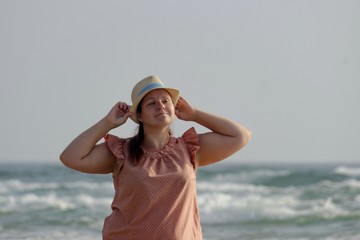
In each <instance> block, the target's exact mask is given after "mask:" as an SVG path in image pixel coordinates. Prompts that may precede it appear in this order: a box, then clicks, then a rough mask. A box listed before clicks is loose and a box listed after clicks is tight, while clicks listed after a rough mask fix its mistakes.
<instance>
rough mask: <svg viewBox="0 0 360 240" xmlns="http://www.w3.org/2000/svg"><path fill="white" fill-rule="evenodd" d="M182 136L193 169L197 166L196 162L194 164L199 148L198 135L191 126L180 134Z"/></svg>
mask: <svg viewBox="0 0 360 240" xmlns="http://www.w3.org/2000/svg"><path fill="white" fill-rule="evenodd" d="M182 138H183V139H184V142H185V145H186V147H187V150H188V152H189V154H190V158H191V159H190V160H191V163H192V165H193V167H194V169H196V167H197V164H196V152H197V151H198V150H199V148H200V139H199V135H198V134H197V132H196V131H195V128H194V127H192V128H190V129H189V130H187V131H186V132H185V133H184V134H183V135H182Z"/></svg>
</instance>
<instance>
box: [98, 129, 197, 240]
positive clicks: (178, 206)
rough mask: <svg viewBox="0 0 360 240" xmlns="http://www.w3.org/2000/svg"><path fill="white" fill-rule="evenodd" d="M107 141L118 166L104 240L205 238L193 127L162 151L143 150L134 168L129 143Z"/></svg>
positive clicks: (192, 239) (195, 136) (185, 239)
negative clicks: (198, 192) (202, 227)
mask: <svg viewBox="0 0 360 240" xmlns="http://www.w3.org/2000/svg"><path fill="white" fill-rule="evenodd" d="M106 141H107V143H108V146H109V149H110V150H111V151H112V153H113V154H114V156H115V157H116V159H117V164H116V167H115V170H114V173H113V180H114V188H115V196H114V200H113V202H112V205H111V207H112V213H111V215H110V216H108V217H106V219H105V222H104V227H103V239H104V240H115V239H121V240H142V239H144V240H161V239H164V240H198V239H200V240H201V239H202V232H201V226H200V217H199V210H198V204H197V197H196V169H197V166H196V163H195V155H196V152H197V150H198V149H199V136H198V134H197V133H196V131H195V129H194V128H190V129H189V130H187V131H186V132H185V133H184V134H183V135H182V136H181V137H179V138H175V137H171V138H170V141H169V142H168V144H167V145H166V146H165V147H164V149H162V150H161V151H159V152H145V153H144V157H143V159H141V160H140V162H139V163H138V164H137V165H136V166H134V165H133V164H132V163H131V162H130V161H129V152H128V147H127V146H128V143H129V140H128V139H121V138H118V137H116V136H113V135H107V137H106Z"/></svg>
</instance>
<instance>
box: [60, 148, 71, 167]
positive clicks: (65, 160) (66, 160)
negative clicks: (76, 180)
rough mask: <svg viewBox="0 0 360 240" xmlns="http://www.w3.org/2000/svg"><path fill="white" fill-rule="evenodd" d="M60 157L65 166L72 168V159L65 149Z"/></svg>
mask: <svg viewBox="0 0 360 240" xmlns="http://www.w3.org/2000/svg"><path fill="white" fill-rule="evenodd" d="M59 159H60V161H61V162H62V163H63V164H64V165H65V166H67V167H70V168H71V159H70V157H69V156H68V154H66V152H65V151H64V152H62V153H61V154H60V156H59Z"/></svg>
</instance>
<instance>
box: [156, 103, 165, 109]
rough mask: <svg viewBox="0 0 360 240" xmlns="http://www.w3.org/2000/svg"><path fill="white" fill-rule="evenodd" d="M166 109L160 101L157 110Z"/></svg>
mask: <svg viewBox="0 0 360 240" xmlns="http://www.w3.org/2000/svg"><path fill="white" fill-rule="evenodd" d="M164 108H165V104H164V103H163V102H162V101H158V103H157V109H164Z"/></svg>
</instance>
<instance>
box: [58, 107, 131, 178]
mask: <svg viewBox="0 0 360 240" xmlns="http://www.w3.org/2000/svg"><path fill="white" fill-rule="evenodd" d="M128 109H129V106H128V105H127V104H126V103H121V102H119V103H117V104H116V105H115V106H114V107H113V108H112V109H111V111H110V112H109V113H108V114H107V116H106V117H104V118H103V119H101V120H100V121H99V122H97V123H96V124H95V125H93V126H92V127H90V128H89V129H87V130H86V131H84V132H83V133H81V134H80V135H79V136H78V137H76V138H75V139H74V140H73V141H72V142H71V143H70V144H69V145H68V146H67V147H66V148H65V150H64V151H63V152H62V153H61V155H60V160H61V161H62V162H63V163H64V165H66V166H67V167H69V168H72V169H74V170H77V171H80V172H86V173H111V172H112V171H113V168H114V164H115V157H114V156H113V154H112V153H111V151H110V150H109V149H108V147H107V146H106V143H101V144H97V142H98V141H99V140H100V139H101V138H103V137H104V136H105V135H106V134H107V133H108V132H109V131H110V130H111V129H113V128H116V127H118V126H120V125H122V124H124V123H125V122H126V120H127V119H128V117H129V116H131V114H132V113H131V112H128Z"/></svg>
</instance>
